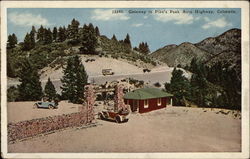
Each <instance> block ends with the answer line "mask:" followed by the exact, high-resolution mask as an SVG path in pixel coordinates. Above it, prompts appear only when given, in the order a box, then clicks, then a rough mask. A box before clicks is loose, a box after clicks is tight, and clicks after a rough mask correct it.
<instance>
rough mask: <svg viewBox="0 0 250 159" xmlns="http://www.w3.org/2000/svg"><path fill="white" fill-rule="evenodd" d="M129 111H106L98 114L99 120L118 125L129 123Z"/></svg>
mask: <svg viewBox="0 0 250 159" xmlns="http://www.w3.org/2000/svg"><path fill="white" fill-rule="evenodd" d="M128 115H129V111H119V112H113V111H109V110H104V111H101V112H99V113H98V118H99V119H101V120H112V121H115V122H117V123H122V122H127V121H128V120H129V118H128Z"/></svg>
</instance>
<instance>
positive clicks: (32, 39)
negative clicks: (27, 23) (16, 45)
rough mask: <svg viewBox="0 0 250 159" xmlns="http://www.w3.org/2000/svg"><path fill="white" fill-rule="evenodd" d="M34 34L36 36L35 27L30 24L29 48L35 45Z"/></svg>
mask: <svg viewBox="0 0 250 159" xmlns="http://www.w3.org/2000/svg"><path fill="white" fill-rule="evenodd" d="M35 36H36V29H35V27H34V26H32V30H31V31H30V42H31V44H30V45H31V48H34V47H35V45H36V39H35Z"/></svg>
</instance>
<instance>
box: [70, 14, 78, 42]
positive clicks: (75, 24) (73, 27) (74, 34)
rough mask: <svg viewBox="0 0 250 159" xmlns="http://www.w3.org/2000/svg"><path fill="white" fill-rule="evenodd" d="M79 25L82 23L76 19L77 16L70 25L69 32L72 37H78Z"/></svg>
mask: <svg viewBox="0 0 250 159" xmlns="http://www.w3.org/2000/svg"><path fill="white" fill-rule="evenodd" d="M79 25H80V23H79V22H78V21H77V20H75V18H74V19H73V20H72V21H71V25H69V26H68V34H69V38H70V39H78V31H79Z"/></svg>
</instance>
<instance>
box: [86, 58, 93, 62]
mask: <svg viewBox="0 0 250 159" xmlns="http://www.w3.org/2000/svg"><path fill="white" fill-rule="evenodd" d="M93 61H95V59H87V60H85V62H93Z"/></svg>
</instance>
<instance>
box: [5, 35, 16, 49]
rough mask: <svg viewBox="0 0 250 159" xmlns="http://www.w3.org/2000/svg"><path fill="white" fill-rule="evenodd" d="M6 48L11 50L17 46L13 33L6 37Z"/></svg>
mask: <svg viewBox="0 0 250 159" xmlns="http://www.w3.org/2000/svg"><path fill="white" fill-rule="evenodd" d="M7 42H8V43H7V48H9V49H12V48H14V47H15V46H16V44H17V37H16V35H15V34H14V33H13V34H12V35H9V36H8V41H7Z"/></svg>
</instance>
